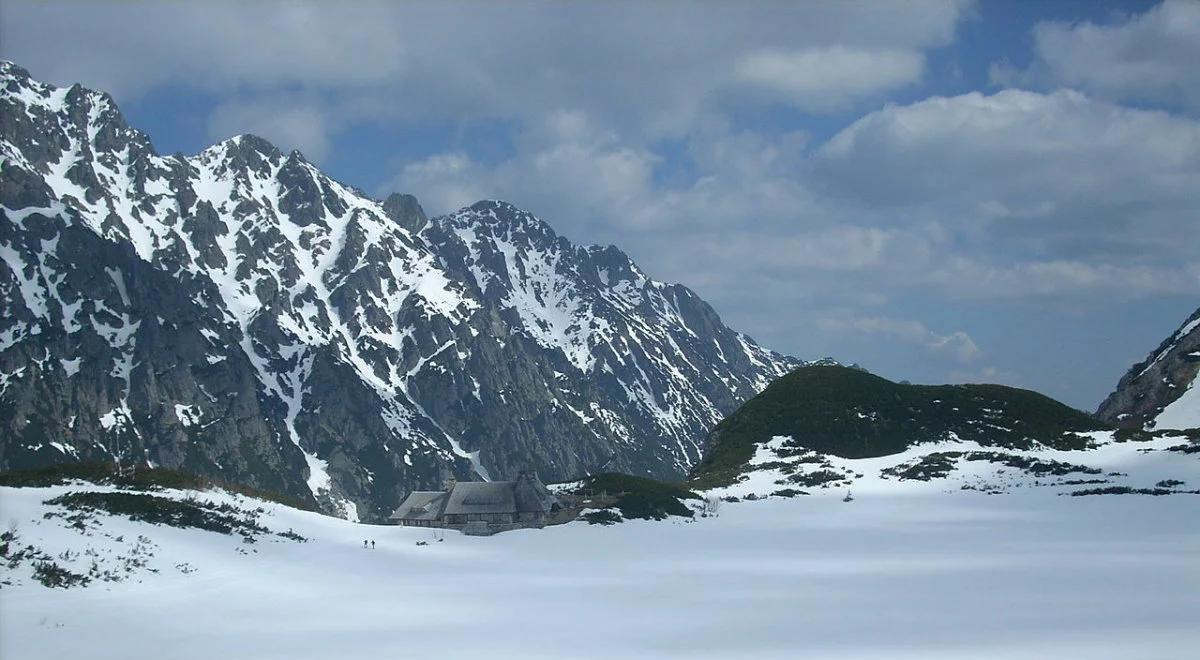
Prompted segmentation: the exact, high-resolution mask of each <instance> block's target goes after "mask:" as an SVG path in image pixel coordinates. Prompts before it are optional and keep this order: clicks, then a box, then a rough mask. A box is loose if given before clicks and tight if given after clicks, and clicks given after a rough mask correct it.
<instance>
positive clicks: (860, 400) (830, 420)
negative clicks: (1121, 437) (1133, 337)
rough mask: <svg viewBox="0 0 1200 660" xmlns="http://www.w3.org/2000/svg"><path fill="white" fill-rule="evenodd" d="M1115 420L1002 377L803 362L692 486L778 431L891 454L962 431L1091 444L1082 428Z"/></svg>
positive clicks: (725, 441)
mask: <svg viewBox="0 0 1200 660" xmlns="http://www.w3.org/2000/svg"><path fill="white" fill-rule="evenodd" d="M1108 428H1110V427H1109V426H1108V425H1107V424H1105V423H1104V422H1101V421H1099V420H1097V419H1095V418H1094V417H1092V416H1090V415H1088V414H1086V413H1083V412H1081V411H1079V410H1075V409H1074V408H1070V407H1068V406H1066V405H1064V404H1062V403H1059V402H1058V401H1055V400H1054V399H1051V398H1049V397H1047V396H1044V395H1042V394H1038V393H1037V392H1031V391H1029V390H1022V389H1017V388H1013V387H1005V386H1002V385H908V384H901V383H893V382H892V381H889V380H887V379H885V378H880V377H879V376H875V375H873V374H870V373H867V372H865V371H862V370H859V369H852V368H848V367H841V366H810V367H801V368H800V369H797V370H795V371H793V372H791V373H789V374H787V375H786V376H783V377H781V378H779V379H778V380H776V381H775V382H773V383H771V385H770V386H768V387H767V389H766V390H764V391H763V392H762V393H761V394H759V395H758V396H756V397H754V398H753V399H751V400H749V401H747V402H746V403H745V405H743V406H742V407H741V408H739V409H738V410H737V411H736V412H734V413H733V414H732V415H730V416H729V417H727V418H725V420H723V421H722V422H721V423H720V424H718V425H717V426H716V428H714V429H713V431H712V433H710V434H709V437H708V448H707V451H706V453H705V457H704V459H703V460H702V461H701V462H700V463H699V464H698V465H697V466H696V468H695V469H694V470H693V473H692V477H693V478H692V484H693V485H695V486H696V487H700V488H707V487H712V486H717V485H724V484H728V483H731V482H733V481H734V480H735V479H736V478H737V476H738V475H739V474H740V473H741V472H742V470H743V468H744V467H745V465H746V463H747V462H748V461H749V460H750V459H751V457H753V455H754V448H755V446H756V445H758V444H759V443H762V442H766V441H767V440H770V439H771V438H772V437H773V436H790V437H792V438H794V439H795V447H796V448H797V449H798V450H800V449H810V450H813V451H817V452H821V453H823V454H832V455H835V456H841V457H844V458H868V457H875V456H886V455H889V454H895V453H898V452H901V451H904V450H905V449H907V448H908V447H910V446H912V445H914V444H918V443H922V442H935V441H939V440H945V439H948V438H950V437H951V434H954V435H956V436H957V437H958V438H959V439H961V440H964V441H975V442H978V443H979V444H981V445H985V446H989V447H1007V448H1014V449H1028V448H1031V447H1033V446H1035V445H1036V444H1037V443H1041V444H1043V445H1046V446H1049V447H1054V448H1057V449H1071V448H1082V447H1083V446H1084V445H1085V444H1086V438H1083V437H1081V436H1078V435H1074V434H1073V432H1083V431H1093V430H1101V429H1108Z"/></svg>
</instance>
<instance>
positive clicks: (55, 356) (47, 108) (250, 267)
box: [0, 62, 803, 519]
mask: <svg viewBox="0 0 1200 660" xmlns="http://www.w3.org/2000/svg"><path fill="white" fill-rule="evenodd" d="M0 169H2V171H3V177H2V179H0V214H2V215H3V219H2V221H0V304H3V305H4V309H5V314H4V315H3V318H0V469H11V468H25V467H35V466H39V465H46V464H51V463H55V462H60V461H72V460H105V459H108V458H111V457H112V456H113V455H120V456H121V457H122V458H123V459H124V460H132V461H139V462H147V463H151V464H154V465H161V466H164V467H174V468H183V469H186V470H188V471H190V472H193V473H197V474H203V475H211V476H215V477H219V478H221V479H223V480H227V481H236V482H240V483H245V484H247V485H251V486H255V487H260V488H266V489H270V490H275V491H279V492H282V493H286V494H288V495H291V496H294V497H298V498H306V499H308V500H311V501H315V502H317V503H319V504H320V505H321V506H322V507H324V509H325V510H327V511H333V512H340V513H342V514H343V515H346V516H348V517H352V518H353V517H358V516H362V517H364V518H373V519H379V518H380V517H382V516H384V515H386V513H387V512H389V511H390V510H391V508H393V507H394V506H395V505H396V503H397V502H398V501H399V499H400V497H401V495H402V494H403V493H404V492H406V491H408V490H411V489H414V488H422V487H432V486H436V485H439V484H440V483H441V481H442V480H443V479H444V478H445V477H446V476H448V475H449V474H455V475H457V476H458V477H460V478H480V477H484V478H486V477H489V476H491V477H496V478H503V477H511V476H513V475H514V474H515V472H516V471H517V470H519V469H522V468H532V469H535V470H537V471H538V472H539V473H540V475H541V476H542V477H543V478H544V479H546V480H550V481H553V480H556V479H565V478H571V477H577V476H579V475H582V474H584V473H587V472H593V471H598V470H601V469H607V470H619V471H624V472H630V473H635V474H644V475H650V476H656V477H666V478H670V477H674V478H678V477H681V476H683V475H684V474H685V473H686V471H687V470H688V469H689V468H690V467H691V466H692V465H693V464H694V463H695V462H696V461H697V460H698V459H699V456H700V452H701V448H702V442H703V439H704V435H705V433H706V432H707V430H708V429H709V428H711V426H712V425H713V424H715V423H716V422H717V421H719V420H720V419H721V417H722V416H723V415H725V414H727V413H729V412H731V411H732V410H733V409H734V408H735V407H736V406H737V405H738V404H739V403H740V402H742V401H744V400H745V399H747V398H749V397H751V396H753V395H754V394H756V393H757V392H758V391H760V390H761V388H762V387H765V385H766V384H767V383H768V382H769V381H770V380H771V379H773V378H775V377H776V376H778V375H780V374H783V373H786V372H787V371H788V370H790V369H792V368H794V367H796V366H798V365H800V364H803V362H802V361H800V360H797V359H795V358H790V357H787V356H783V355H779V354H777V353H773V352H771V351H768V350H766V349H764V348H762V347H760V346H758V345H757V344H755V343H754V342H753V340H751V339H750V338H749V337H746V336H745V335H742V334H740V333H737V332H734V331H732V330H730V329H728V328H726V327H725V326H724V325H723V324H722V323H721V321H720V319H719V318H718V317H717V315H716V313H715V312H714V311H713V310H712V308H711V307H709V306H708V305H707V304H706V303H705V302H704V301H702V300H700V299H699V297H698V296H696V294H695V293H693V292H691V291H690V290H688V289H687V288H686V287H683V286H680V285H669V284H663V283H660V282H656V281H654V280H652V279H650V278H649V277H647V276H646V275H645V274H644V273H643V272H642V271H641V270H640V269H639V268H638V267H637V266H636V265H635V264H633V263H632V262H631V261H630V260H629V258H628V257H627V256H626V255H624V254H623V253H622V252H621V251H620V250H618V249H616V248H614V247H607V248H599V247H588V248H583V247H577V246H574V245H572V244H571V243H570V242H569V241H567V240H566V239H565V238H562V237H559V236H557V235H556V234H555V233H554V232H553V230H551V229H550V227H549V226H548V225H546V224H545V223H543V222H542V221H540V220H538V219H537V218H535V217H533V216H532V215H530V214H528V213H525V212H522V211H520V210H518V209H515V208H513V207H512V206H510V205H507V204H504V203H502V202H482V203H480V204H476V205H474V206H472V207H470V208H468V209H463V210H462V211H459V212H457V213H455V214H452V215H450V216H447V217H445V218H434V219H428V218H426V217H425V214H424V212H423V211H422V210H421V208H420V205H419V204H418V203H417V201H416V199H415V198H413V197H411V196H408V195H393V196H391V197H389V198H388V199H387V200H385V201H383V202H380V201H377V200H374V199H371V198H369V197H367V196H366V195H364V194H363V193H362V192H361V191H358V190H356V189H354V188H352V187H349V186H346V185H344V184H341V183H339V182H337V181H335V180H333V179H331V178H330V177H328V176H327V175H325V174H324V173H322V172H321V171H320V170H319V169H318V168H316V167H315V166H313V165H312V164H311V163H308V162H307V161H306V160H305V159H304V157H303V156H302V155H301V154H300V153H299V152H292V153H290V154H283V153H281V152H280V151H278V150H277V149H275V147H274V146H272V145H271V144H269V143H268V142H266V141H265V140H262V139H261V138H257V137H255V136H252V135H244V136H239V137H236V138H232V139H229V140H226V141H224V142H221V143H219V144H217V145H214V146H213V147H210V148H208V149H206V150H204V151H202V152H201V153H199V154H197V155H195V156H191V157H185V156H182V155H172V156H160V155H158V154H157V153H156V152H155V150H154V147H153V145H152V144H151V143H150V141H149V139H148V138H147V137H146V136H145V135H144V134H142V133H140V132H139V131H137V130H136V129H133V128H131V127H129V126H128V125H127V124H126V123H125V120H124V119H123V118H122V116H121V114H120V112H119V111H118V109H117V107H116V105H115V104H114V102H113V101H112V99H111V98H110V97H109V96H107V95H106V94H103V93H100V92H95V91H91V90H87V89H84V88H82V87H80V86H78V85H76V86H73V87H70V88H65V89H64V88H56V87H53V86H50V85H46V84H42V83H40V82H38V81H36V80H33V79H32V78H30V77H29V74H28V73H27V72H26V71H24V70H22V69H21V68H19V67H17V66H15V65H13V64H11V63H7V62H3V63H0Z"/></svg>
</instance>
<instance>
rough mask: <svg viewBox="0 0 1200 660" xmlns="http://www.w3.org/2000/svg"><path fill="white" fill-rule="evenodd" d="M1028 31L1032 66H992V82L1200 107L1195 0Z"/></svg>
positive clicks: (1199, 24) (1199, 8)
mask: <svg viewBox="0 0 1200 660" xmlns="http://www.w3.org/2000/svg"><path fill="white" fill-rule="evenodd" d="M1033 37H1034V48H1035V52H1036V55H1037V60H1036V63H1035V64H1034V66H1033V67H1031V68H1030V69H1028V70H1018V69H1014V68H1012V67H1011V66H1007V65H1004V64H998V65H995V66H993V68H992V79H993V80H994V81H995V82H997V83H1000V84H1013V83H1017V84H1029V83H1033V84H1047V85H1066V86H1069V87H1074V88H1076V89H1080V90H1084V91H1087V92H1089V93H1091V94H1095V95H1097V96H1101V97H1105V98H1111V99H1128V100H1133V101H1142V102H1147V101H1148V102H1158V103H1167V104H1171V105H1178V106H1182V107H1186V108H1190V109H1191V110H1193V111H1194V110H1200V67H1197V66H1196V62H1200V3H1197V2H1195V1H1194V0H1167V1H1166V2H1163V3H1162V4H1160V5H1157V6H1155V7H1153V8H1151V9H1150V10H1148V11H1146V12H1145V13H1143V14H1135V15H1132V16H1127V17H1124V19H1123V20H1119V21H1117V22H1115V23H1113V24H1108V25H1097V24H1096V23H1093V22H1090V21H1085V22H1080V23H1063V22H1046V23H1040V24H1038V25H1037V27H1036V28H1035V29H1034V32H1033Z"/></svg>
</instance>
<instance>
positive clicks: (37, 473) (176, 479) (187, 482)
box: [0, 463, 315, 511]
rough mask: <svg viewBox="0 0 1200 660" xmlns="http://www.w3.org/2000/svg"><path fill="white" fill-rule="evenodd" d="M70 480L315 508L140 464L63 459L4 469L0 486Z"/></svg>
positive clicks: (45, 483) (298, 507) (20, 486)
mask: <svg viewBox="0 0 1200 660" xmlns="http://www.w3.org/2000/svg"><path fill="white" fill-rule="evenodd" d="M70 481H86V482H89V483H94V484H105V485H110V486H116V487H118V488H127V489H131V490H157V489H165V488H175V489H179V490H209V489H213V488H220V489H221V490H225V491H229V492H231V493H238V494H240V495H245V496H247V497H253V498H255V499H259V500H266V501H268V502H278V503H279V504H283V505H286V506H290V507H292V508H296V509H304V510H306V511H313V510H315V509H314V507H313V504H312V503H311V502H302V501H300V500H297V499H295V498H291V497H288V496H286V495H280V494H279V493H273V492H271V491H265V490H259V489H257V488H251V487H249V486H243V485H241V484H230V483H225V482H222V481H218V480H216V479H210V478H208V477H201V476H197V475H194V474H189V473H187V472H181V471H179V470H169V469H166V468H147V467H138V468H135V469H134V470H133V472H126V473H124V474H117V470H116V466H115V465H114V464H113V463H60V464H57V465H49V466H46V467H40V468H34V469H31V470H14V471H12V472H4V473H0V486H9V487H12V488H37V487H45V486H57V485H60V484H64V483H67V482H70Z"/></svg>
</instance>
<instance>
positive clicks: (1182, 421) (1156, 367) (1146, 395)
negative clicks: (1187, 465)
mask: <svg viewBox="0 0 1200 660" xmlns="http://www.w3.org/2000/svg"><path fill="white" fill-rule="evenodd" d="M1197 372H1200V309H1197V310H1196V311H1195V312H1193V313H1192V315H1191V316H1189V317H1188V319H1187V320H1186V321H1184V322H1183V325H1182V326H1180V327H1179V329H1178V330H1176V331H1175V332H1174V333H1173V334H1172V335H1171V336H1170V337H1168V338H1167V339H1166V340H1165V341H1163V343H1162V344H1160V345H1159V347H1158V348H1157V349H1155V350H1154V352H1153V353H1151V354H1150V355H1148V356H1146V359H1145V360H1143V361H1142V362H1139V363H1138V364H1135V365H1133V367H1131V368H1130V369H1129V371H1128V372H1126V373H1125V375H1124V376H1123V377H1122V378H1121V381H1120V382H1119V383H1118V384H1117V389H1116V390H1115V391H1114V392H1113V393H1112V394H1109V395H1108V398H1107V399H1105V400H1104V402H1103V403H1101V404H1100V408H1099V409H1098V410H1097V411H1096V414H1097V415H1098V416H1099V417H1100V418H1101V419H1105V420H1108V421H1110V422H1113V423H1115V424H1118V425H1120V426H1122V427H1125V428H1135V429H1142V428H1144V429H1148V430H1149V429H1187V428H1195V427H1198V426H1200V391H1198V390H1197V389H1196V374H1197Z"/></svg>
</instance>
